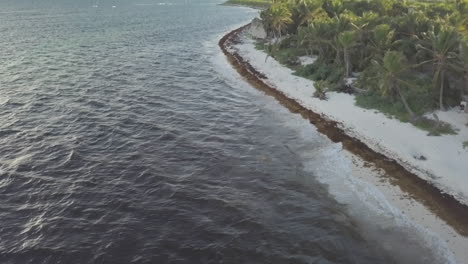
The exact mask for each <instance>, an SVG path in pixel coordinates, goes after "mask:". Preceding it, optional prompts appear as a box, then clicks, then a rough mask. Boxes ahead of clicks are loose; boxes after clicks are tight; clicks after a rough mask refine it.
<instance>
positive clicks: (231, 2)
mask: <svg viewBox="0 0 468 264" xmlns="http://www.w3.org/2000/svg"><path fill="white" fill-rule="evenodd" d="M265 2H266V1H259V0H228V1H226V2H224V3H222V4H221V5H227V6H245V7H251V8H255V9H266V8H268V6H269V5H270V4H268V3H265Z"/></svg>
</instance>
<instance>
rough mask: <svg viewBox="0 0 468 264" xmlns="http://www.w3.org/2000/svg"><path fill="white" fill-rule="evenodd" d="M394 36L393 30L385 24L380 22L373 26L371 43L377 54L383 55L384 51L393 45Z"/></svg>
mask: <svg viewBox="0 0 468 264" xmlns="http://www.w3.org/2000/svg"><path fill="white" fill-rule="evenodd" d="M394 36H395V30H392V29H391V28H390V26H389V25H387V24H381V25H378V26H376V27H375V28H374V31H373V34H372V40H371V43H372V46H373V47H374V49H375V51H376V53H377V56H379V57H381V56H383V55H384V53H385V51H386V50H388V49H390V48H391V47H392V46H393V44H394V41H393V38H394Z"/></svg>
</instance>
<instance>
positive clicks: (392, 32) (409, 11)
mask: <svg viewBox="0 0 468 264" xmlns="http://www.w3.org/2000/svg"><path fill="white" fill-rule="evenodd" d="M260 17H261V18H262V20H263V23H264V26H265V29H266V31H267V34H268V36H269V38H270V40H267V41H266V42H265V43H263V44H262V43H259V44H258V45H257V48H259V49H263V50H265V51H267V53H268V54H269V55H270V56H272V57H274V58H275V59H277V60H278V61H279V62H280V63H282V64H285V65H287V66H289V67H291V68H293V69H295V70H296V74H297V75H300V76H303V77H306V78H309V79H312V80H315V81H323V82H321V83H320V87H322V86H323V87H326V89H325V88H324V89H321V91H320V92H318V93H317V94H316V96H318V97H321V98H325V92H326V91H328V90H335V91H345V92H349V91H350V90H358V91H359V94H357V96H356V104H357V105H359V106H361V107H364V108H369V109H377V110H379V111H381V112H383V113H385V114H387V115H389V116H392V117H395V118H398V119H400V120H402V121H404V122H411V123H413V124H414V125H415V126H417V127H420V128H422V129H425V130H428V131H430V134H432V135H438V134H446V133H454V131H453V129H451V128H450V126H449V125H447V124H444V123H442V122H439V121H438V120H437V118H436V120H430V119H427V118H424V117H423V115H424V114H425V113H427V112H430V111H433V110H436V109H441V110H444V109H445V108H446V107H451V106H455V105H457V104H458V103H459V102H460V100H461V98H462V96H463V95H464V94H466V93H468V0H446V1H422V0H419V1H416V0H415V1H405V0H272V3H271V5H270V7H269V8H267V9H265V10H263V11H262V12H261V15H260ZM303 55H315V56H317V57H318V59H317V60H316V62H315V63H314V64H312V65H306V66H300V65H299V63H298V57H299V56H303ZM351 76H357V81H356V82H355V84H354V85H353V86H355V87H353V88H351V87H349V86H347V85H345V83H346V79H347V78H349V77H351ZM322 84H323V85H322Z"/></svg>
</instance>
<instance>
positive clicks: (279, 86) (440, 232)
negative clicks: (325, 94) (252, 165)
mask: <svg viewBox="0 0 468 264" xmlns="http://www.w3.org/2000/svg"><path fill="white" fill-rule="evenodd" d="M242 30H243V28H240V29H238V30H235V31H233V32H231V33H230V34H228V35H226V36H225V37H224V38H223V39H221V41H220V46H221V47H222V49H223V51H224V53H225V54H226V55H227V57H228V60H229V61H230V62H231V64H232V65H233V66H234V67H235V68H236V69H237V71H238V72H239V73H240V74H241V75H242V76H244V77H245V78H246V79H247V80H248V81H249V82H250V83H251V84H252V85H253V86H254V87H256V88H258V89H260V90H263V91H264V92H266V93H267V94H269V95H271V96H273V97H275V98H276V99H277V100H278V101H279V102H280V103H281V104H283V105H284V106H285V107H287V108H288V109H290V110H291V111H292V112H295V113H300V114H301V115H302V116H303V117H304V118H306V119H309V120H310V122H311V123H313V124H314V125H315V126H316V127H317V129H318V131H319V132H321V133H323V134H325V135H326V136H328V137H329V138H330V139H331V140H332V141H334V142H341V143H342V144H343V148H344V149H345V151H346V153H347V155H349V159H351V160H352V161H353V176H354V177H356V178H358V179H360V180H363V181H366V182H368V183H371V184H373V185H374V186H376V187H377V188H378V190H379V191H380V192H381V193H383V194H384V195H385V198H386V199H387V200H388V201H389V202H390V203H391V205H392V206H394V207H395V208H398V209H400V210H401V211H402V212H403V213H404V215H405V217H408V218H409V219H411V220H412V221H414V222H415V223H419V224H420V225H421V226H423V227H424V228H426V229H427V230H428V231H429V232H432V233H434V234H435V235H436V236H438V237H440V238H442V239H443V240H444V241H445V242H446V243H447V245H448V246H449V248H450V250H451V251H452V252H453V253H454V255H455V257H456V260H457V262H458V263H465V261H466V260H467V259H468V252H466V250H465V249H466V248H468V207H467V206H466V204H468V203H467V201H468V199H467V197H468V196H467V195H466V194H467V193H468V186H467V185H468V179H467V178H468V174H467V175H465V174H463V173H462V172H463V171H465V172H466V171H468V151H466V152H464V149H463V147H462V146H461V145H460V146H455V145H454V144H455V143H454V142H459V140H460V138H462V137H464V136H468V134H467V135H465V131H464V130H461V133H459V134H458V135H457V136H456V137H457V138H455V139H453V138H450V136H443V137H437V138H436V137H427V136H426V133H425V132H424V131H420V130H419V129H417V128H414V127H412V126H411V125H409V124H403V123H401V122H399V121H397V120H392V119H389V118H387V117H386V116H384V115H382V114H379V113H376V112H374V111H369V110H365V109H360V108H358V107H356V106H354V100H353V98H352V97H351V96H349V95H343V94H331V95H329V97H330V99H329V100H328V101H320V100H318V99H316V98H313V97H312V96H311V95H312V94H313V91H314V87H313V83H312V82H311V81H310V80H306V79H303V78H300V77H297V76H294V75H292V71H291V70H290V69H288V68H286V67H284V66H282V65H280V64H279V63H278V62H276V61H275V60H274V59H272V58H269V59H268V60H266V61H265V58H266V54H265V53H263V52H262V51H258V50H256V49H255V47H254V44H253V42H252V41H251V40H249V39H248V38H245V37H240V36H241V35H242ZM439 116H442V118H441V119H443V118H444V119H443V120H444V121H446V120H449V121H450V119H451V120H452V121H459V119H460V118H463V117H464V116H462V115H460V114H458V113H456V112H448V113H441V114H439ZM397 123H399V124H397ZM366 124H367V125H366ZM456 127H457V126H456ZM400 129H402V130H400ZM462 129H463V127H462ZM369 130H371V131H369ZM414 130H416V131H417V132H415V131H414ZM406 133H414V134H412V135H410V136H408V137H406V138H403V137H402V136H401V135H405V136H406ZM386 138H396V139H390V141H389V142H386V141H385V140H386ZM426 138H429V139H426ZM433 139H435V140H433ZM427 140H429V141H427ZM457 140H458V141H457ZM395 141H396V142H395ZM433 141H434V142H433ZM428 142H432V143H433V144H434V145H430V144H429V145H428ZM447 142H449V143H447ZM392 144H394V145H392ZM419 144H422V145H421V146H419ZM444 144H448V145H447V146H444V147H441V148H438V147H439V145H444ZM402 145H404V147H402V151H403V152H404V155H399V153H398V151H392V149H393V148H398V147H401V146H402ZM388 146H390V149H389V148H388ZM449 147H452V148H453V149H449ZM454 150H455V152H454V153H452V154H453V155H452V156H448V157H447V156H446V157H444V151H451V152H453V151H454ZM437 152H442V154H441V153H437ZM434 153H435V154H434ZM418 155H424V156H425V157H427V158H428V160H426V161H425V162H424V166H422V167H421V166H420V164H419V163H422V162H421V161H420V160H418V159H415V158H414V157H420V156H418ZM429 159H430V160H429ZM432 159H434V160H432ZM447 159H450V160H451V161H450V162H449V163H448V164H444V160H447ZM413 160H416V162H413ZM463 160H466V161H467V162H465V163H464V162H463ZM442 165H443V166H442ZM431 166H432V167H433V168H431ZM444 166H447V168H444ZM437 167H438V168H437ZM465 167H467V168H466V169H465ZM436 172H438V173H442V172H443V173H447V174H443V176H444V177H442V176H439V177H437V176H435V175H439V174H436ZM451 173H455V175H454V176H451V175H452V174H451ZM446 175H449V176H446ZM447 178H449V179H447ZM465 179H466V180H465ZM441 190H443V191H445V192H448V193H450V194H451V196H448V195H444V194H443V193H441ZM465 191H466V192H465ZM428 243H429V242H428Z"/></svg>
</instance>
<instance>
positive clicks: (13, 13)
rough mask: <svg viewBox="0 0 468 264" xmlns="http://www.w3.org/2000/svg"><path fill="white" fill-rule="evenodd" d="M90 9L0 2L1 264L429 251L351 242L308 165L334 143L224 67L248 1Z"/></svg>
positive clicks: (352, 228) (346, 221)
mask: <svg viewBox="0 0 468 264" xmlns="http://www.w3.org/2000/svg"><path fill="white" fill-rule="evenodd" d="M95 3H96V1H81V2H80V1H68V2H67V1H46V0H44V1H25V0H24V1H23V0H22V1H2V3H0V9H1V11H0V33H1V38H0V166H1V167H0V262H1V263H18V264H23V263H34V264H36V263H281V264H284V263H405V262H406V263H417V261H415V258H414V255H416V256H419V257H417V258H416V259H418V261H419V260H421V261H422V260H424V258H425V257H426V256H429V255H427V252H424V251H423V248H422V247H419V246H415V247H413V248H412V254H402V255H403V257H397V256H396V255H395V254H393V253H392V248H393V249H395V248H398V247H397V246H396V245H397V244H398V243H395V242H394V241H393V242H392V241H391V240H390V242H388V241H387V242H385V241H384V242H385V243H384V242H382V241H380V242H377V241H375V240H372V239H371V237H374V238H375V237H378V236H366V233H367V232H369V230H366V228H364V227H363V226H362V225H360V224H359V223H358V222H359V220H358V219H357V220H356V219H355V217H351V216H350V214H349V213H348V212H351V211H352V208H351V207H350V206H349V205H343V204H339V203H338V202H337V201H336V200H335V198H334V197H333V195H331V194H330V192H329V188H328V187H327V186H326V185H323V184H321V183H319V181H318V180H317V179H316V177H315V174H314V171H313V170H311V169H307V168H308V167H311V165H310V164H315V165H314V166H312V167H314V168H323V169H326V168H327V167H326V166H328V167H333V168H336V167H339V166H338V165H337V164H338V163H339V162H340V161H339V159H337V161H336V163H334V161H333V159H330V158H326V160H327V161H328V162H322V160H320V159H319V157H321V158H323V157H327V155H325V154H326V153H329V151H330V150H333V149H336V148H337V147H336V144H333V143H331V142H329V141H328V140H326V139H324V138H323V137H321V136H320V135H318V134H317V133H316V132H315V130H314V129H313V127H311V126H310V125H308V124H306V123H305V122H304V121H302V120H301V119H300V118H298V117H296V116H293V115H292V114H290V113H288V112H286V111H285V110H284V109H282V108H281V107H280V106H279V105H277V104H276V103H275V102H273V101H272V100H271V99H270V98H267V97H266V96H265V95H263V94H260V93H259V92H257V91H255V90H254V89H253V88H251V87H249V86H248V85H247V84H246V83H244V82H243V81H242V80H241V78H240V77H238V76H237V75H236V74H235V72H234V71H233V70H232V69H231V68H230V67H229V65H228V64H227V63H226V61H225V59H224V57H223V56H222V54H221V52H220V50H219V49H218V47H217V46H216V42H217V39H218V38H219V37H220V36H222V33H223V32H226V31H227V30H229V29H232V28H233V27H234V26H235V25H238V24H240V23H242V22H245V21H247V20H248V19H250V18H252V17H253V16H254V15H255V14H256V13H257V12H256V11H253V10H249V9H245V8H233V7H225V6H219V5H217V3H218V2H216V1H207V2H203V1H178V2H177V1H173V2H170V3H167V4H165V5H162V4H157V1H156V2H155V1H150V0H147V1H143V0H135V1H130V0H128V1H123V0H121V1H110V0H108V1H100V3H99V2H98V3H97V4H98V5H99V6H98V7H93V5H94V4H95ZM113 5H114V6H115V8H112V6H113ZM304 130H306V133H304ZM305 134H307V140H306V139H305V136H304V135H305ZM338 148H339V147H338ZM327 151H328V152H327ZM324 153H325V154H324ZM333 155H335V156H336V155H339V152H338V154H333ZM310 162H312V163H310ZM314 162H315V163H314ZM306 163H308V164H309V165H308V166H307V165H306ZM347 173H349V172H347V171H346V170H342V171H339V172H338V174H340V175H346V174H347ZM330 177H332V176H330ZM348 191H349V192H352V190H351V189H350V190H348ZM372 230H373V232H382V236H384V235H385V234H395V233H396V234H398V230H400V229H399V227H398V226H397V225H393V224H387V226H386V227H385V228H380V229H379V228H372ZM376 230H377V231H376ZM400 231H401V230H400ZM401 232H402V233H404V232H403V231H401ZM378 235H379V236H380V233H379V234H378ZM393 236H396V235H393ZM386 237H387V238H388V237H392V236H386ZM396 241H398V240H396ZM408 241H410V242H411V239H409V240H408ZM413 242H414V241H413ZM400 248H401V247H400ZM415 248H417V250H419V249H420V250H421V251H419V252H418V251H417V250H416V253H415V252H414V251H415ZM429 251H431V250H429ZM432 259H434V258H433V257H429V260H428V259H427V258H426V259H425V260H424V261H422V262H421V263H429V262H430V260H432Z"/></svg>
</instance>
